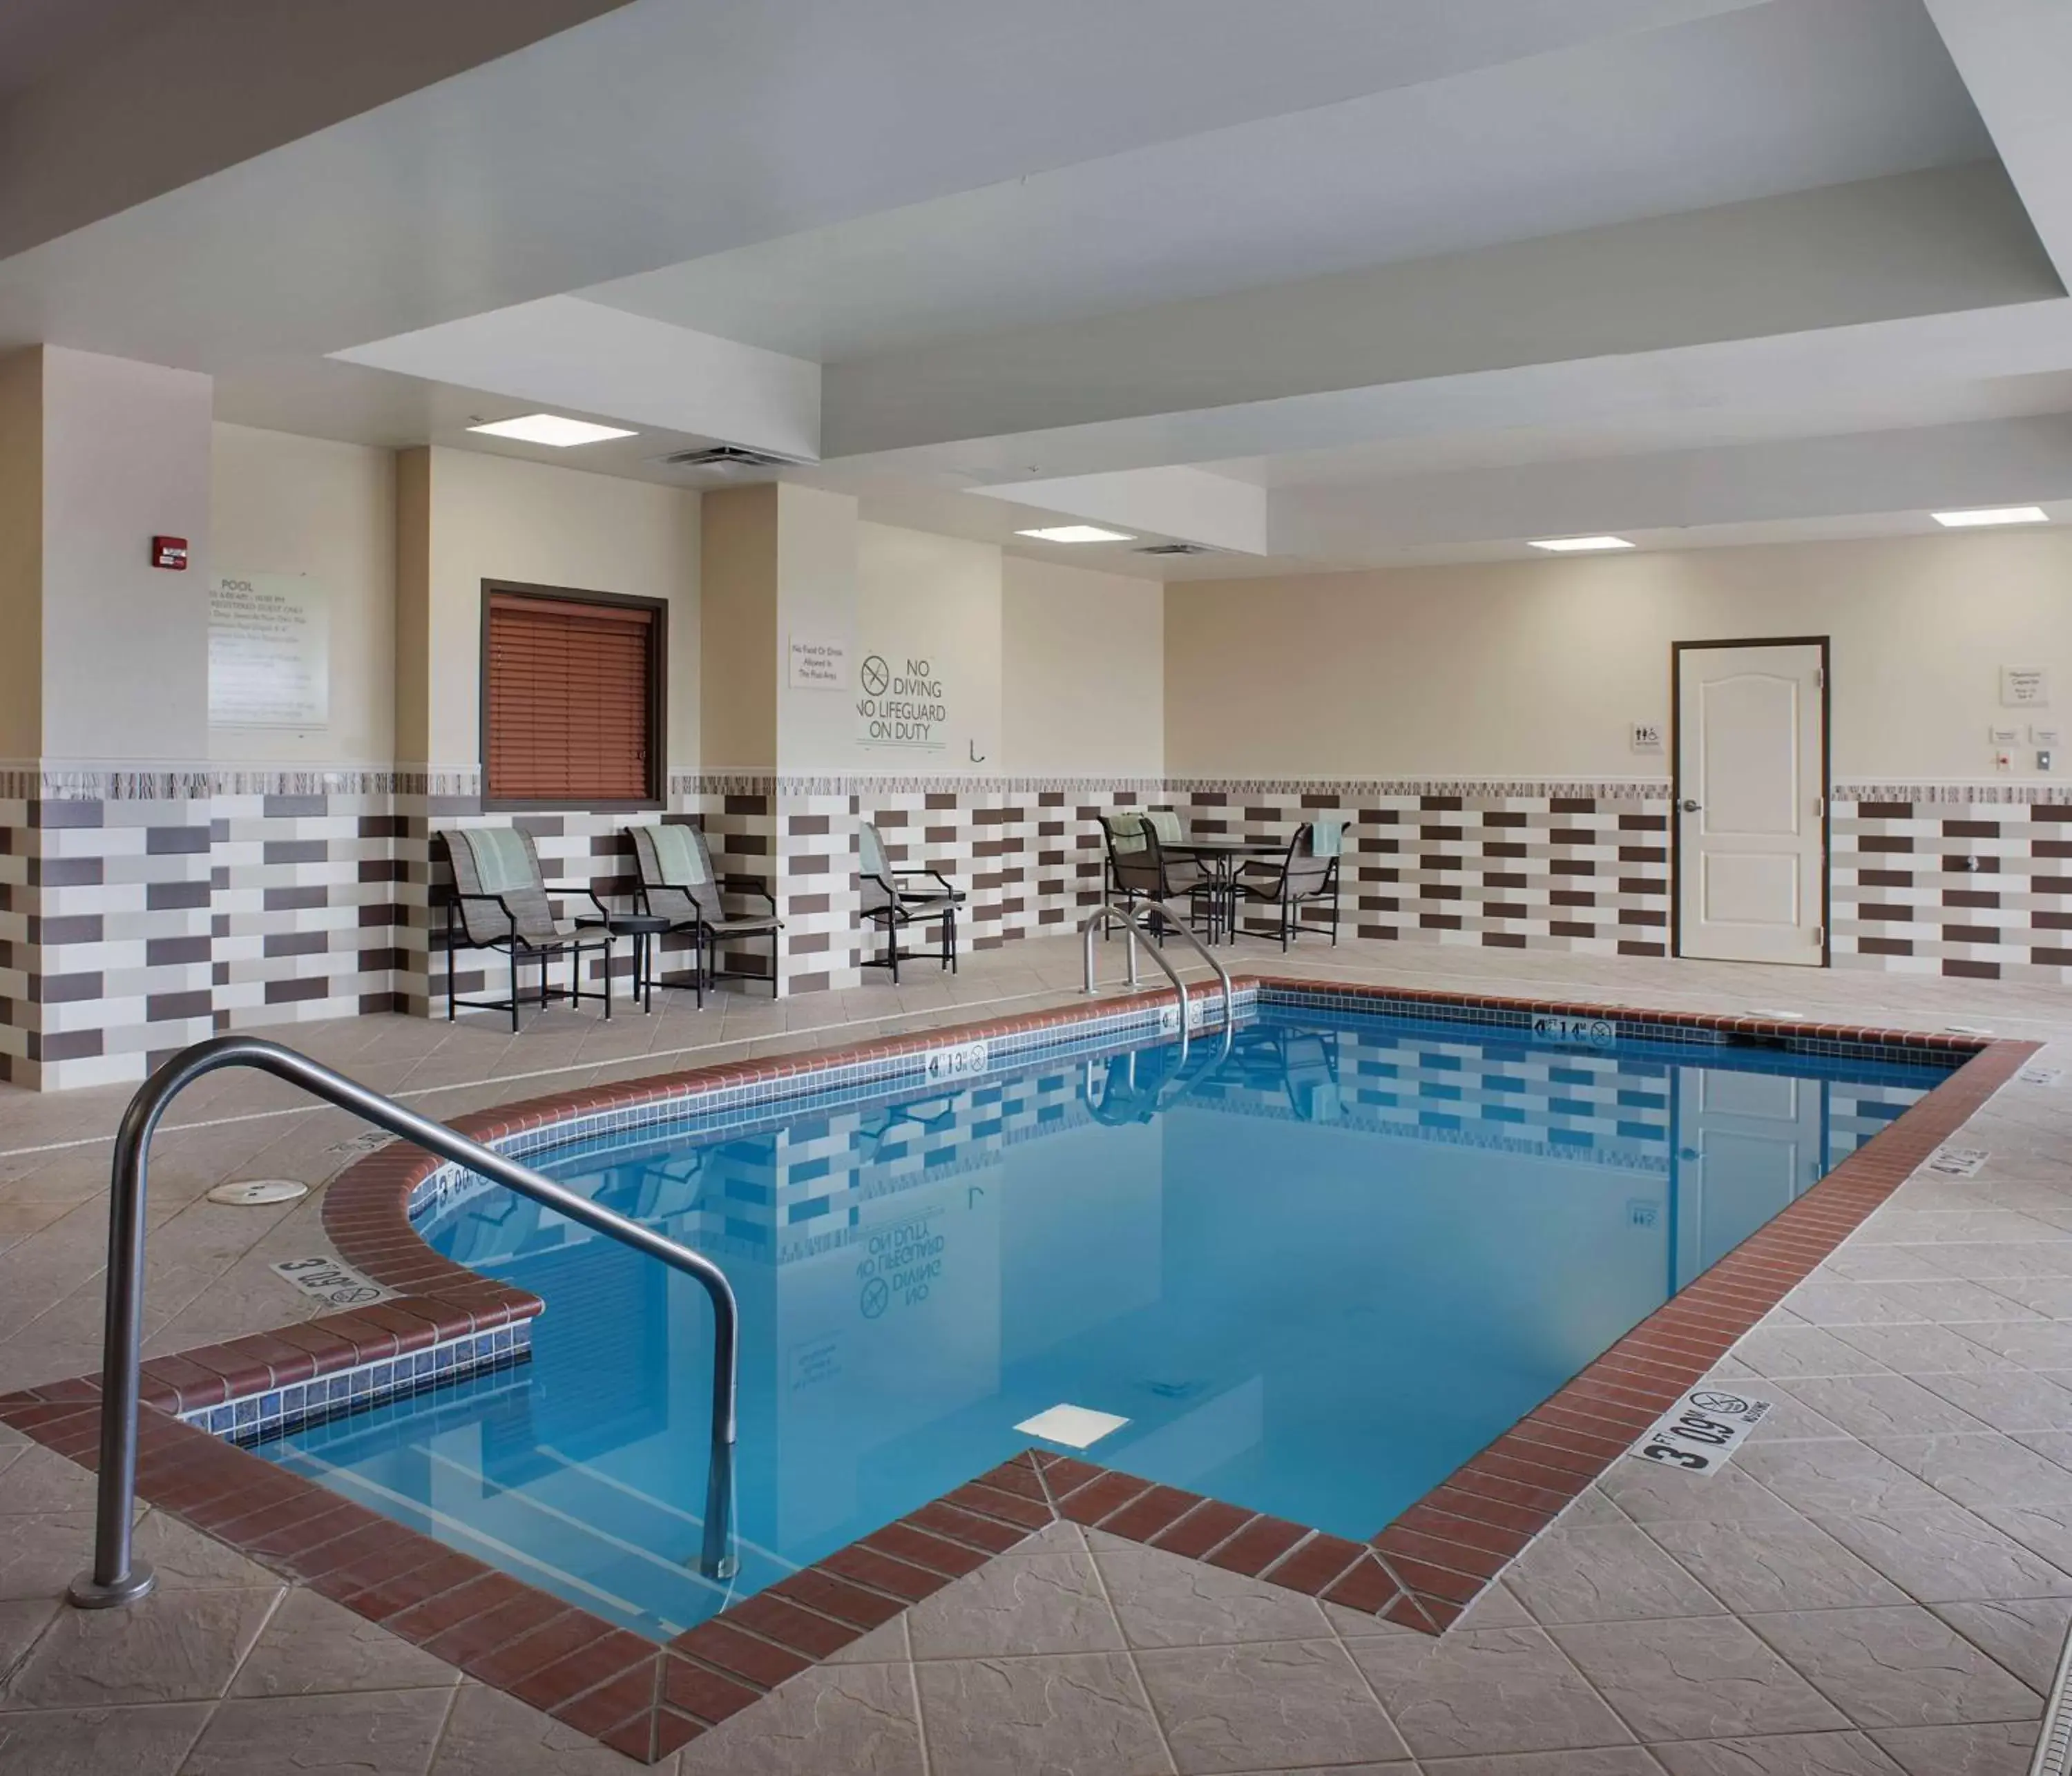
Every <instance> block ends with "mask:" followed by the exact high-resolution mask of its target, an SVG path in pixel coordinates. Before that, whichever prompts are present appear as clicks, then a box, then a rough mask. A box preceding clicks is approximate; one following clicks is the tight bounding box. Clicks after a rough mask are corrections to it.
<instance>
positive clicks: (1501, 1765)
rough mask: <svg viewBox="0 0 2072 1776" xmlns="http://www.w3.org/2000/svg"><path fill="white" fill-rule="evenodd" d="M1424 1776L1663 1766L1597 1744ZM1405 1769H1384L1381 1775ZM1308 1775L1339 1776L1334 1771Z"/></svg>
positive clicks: (1553, 1775)
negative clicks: (1576, 1749) (1590, 1747)
mask: <svg viewBox="0 0 2072 1776" xmlns="http://www.w3.org/2000/svg"><path fill="white" fill-rule="evenodd" d="M1403 1768H1404V1766H1402V1765H1400V1764H1397V1765H1395V1766H1382V1770H1381V1772H1380V1776H1399V1773H1400V1772H1401V1771H1402V1770H1403ZM1420 1768H1421V1769H1422V1770H1424V1771H1425V1772H1427V1776H1662V1766H1661V1765H1660V1764H1659V1762H1656V1760H1655V1757H1654V1755H1653V1754H1652V1753H1650V1752H1647V1751H1645V1750H1643V1749H1642V1748H1641V1747H1640V1746H1638V1745H1599V1746H1596V1747H1593V1749H1590V1750H1589V1751H1527V1752H1519V1753H1514V1754H1511V1755H1510V1756H1505V1757H1449V1758H1446V1759H1445V1760H1444V1761H1443V1762H1439V1763H1429V1762H1428V1763H1425V1764H1424V1765H1421V1766H1420ZM1309 1776H1338V1772H1336V1771H1335V1770H1334V1771H1330V1772H1328V1773H1327V1772H1325V1771H1322V1770H1318V1771H1314V1772H1311V1773H1309Z"/></svg>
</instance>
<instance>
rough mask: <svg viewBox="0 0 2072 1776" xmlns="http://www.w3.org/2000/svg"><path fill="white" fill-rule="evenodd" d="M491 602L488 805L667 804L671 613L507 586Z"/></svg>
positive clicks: (486, 615)
mask: <svg viewBox="0 0 2072 1776" xmlns="http://www.w3.org/2000/svg"><path fill="white" fill-rule="evenodd" d="M483 594H484V596H483V638H482V641H483V645H482V759H483V774H484V779H485V780H484V783H483V797H484V800H487V801H491V802H529V803H540V802H568V803H582V804H594V803H605V802H652V801H658V800H660V799H661V793H662V791H661V785H660V782H659V780H658V779H659V775H660V756H659V755H660V736H661V734H662V731H663V722H662V673H661V661H662V659H663V656H664V648H663V644H662V636H663V623H664V606H661V605H660V604H659V603H656V602H653V601H651V600H647V599H632V598H610V599H606V598H594V597H590V596H586V595H585V594H580V593H569V592H556V591H549V590H532V589H524V590H520V589H517V588H512V587H504V586H485V587H484V588H483Z"/></svg>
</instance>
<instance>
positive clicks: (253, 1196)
mask: <svg viewBox="0 0 2072 1776" xmlns="http://www.w3.org/2000/svg"><path fill="white" fill-rule="evenodd" d="M308 1194H310V1187H309V1186H308V1185H306V1184H304V1183H301V1182H298V1181H297V1180H296V1179H294V1178H247V1179H245V1182H242V1183H241V1184H219V1185H217V1186H216V1188H215V1189H214V1190H211V1191H210V1192H209V1193H208V1199H209V1201H210V1202H228V1203H229V1204H230V1205H232V1207H236V1208H247V1209H249V1208H257V1207H259V1206H260V1205H261V1204H262V1203H266V1202H294V1200H295V1198H297V1197H300V1196H307V1195H308Z"/></svg>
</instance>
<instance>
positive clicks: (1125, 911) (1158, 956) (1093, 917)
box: [1079, 898, 1237, 1067]
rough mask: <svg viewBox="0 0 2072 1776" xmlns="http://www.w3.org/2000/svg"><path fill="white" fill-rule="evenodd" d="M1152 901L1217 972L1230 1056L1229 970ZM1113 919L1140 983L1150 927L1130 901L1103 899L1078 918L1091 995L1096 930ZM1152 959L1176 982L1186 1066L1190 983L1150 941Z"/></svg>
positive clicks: (1133, 980) (1233, 1019) (1132, 980)
mask: <svg viewBox="0 0 2072 1776" xmlns="http://www.w3.org/2000/svg"><path fill="white" fill-rule="evenodd" d="M1149 904H1150V906H1151V907H1152V908H1153V910H1155V911H1157V913H1158V915H1160V917H1161V918H1162V919H1164V920H1165V924H1166V927H1167V928H1168V929H1169V930H1170V931H1174V932H1175V933H1176V934H1178V935H1179V936H1181V937H1183V938H1185V939H1186V940H1187V942H1188V943H1190V945H1191V946H1193V948H1194V953H1195V954H1196V955H1197V956H1199V957H1201V959H1202V960H1203V961H1204V962H1206V963H1207V964H1208V965H1209V966H1210V967H1211V968H1214V969H1215V971H1216V979H1217V980H1219V981H1220V982H1221V983H1222V984H1223V1054H1224V1055H1225V1056H1227V1055H1228V1054H1229V1053H1230V1049H1231V1037H1232V1035H1233V1034H1235V1029H1236V1023H1237V1008H1236V1006H1235V1004H1234V1003H1233V1002H1232V1001H1231V977H1230V970H1229V969H1228V968H1225V967H1224V966H1223V964H1222V963H1221V962H1219V961H1218V960H1216V958H1215V956H1214V955H1212V954H1211V952H1210V950H1209V948H1208V946H1207V944H1205V943H1202V940H1201V939H1199V938H1198V937H1197V936H1195V935H1194V933H1193V932H1192V931H1189V930H1188V929H1187V927H1186V924H1185V923H1183V922H1182V920H1181V919H1178V918H1177V917H1175V916H1174V914H1173V912H1172V911H1171V910H1170V908H1169V907H1167V906H1165V903H1164V902H1162V901H1153V902H1150V903H1149ZM1109 919H1120V921H1121V923H1122V927H1123V929H1124V931H1126V932H1127V933H1128V945H1127V947H1128V953H1129V984H1130V985H1131V986H1132V987H1133V988H1134V987H1135V986H1136V985H1137V939H1138V937H1139V936H1140V935H1141V936H1142V937H1144V938H1145V939H1152V938H1153V932H1152V931H1151V929H1150V927H1148V926H1146V925H1144V924H1141V923H1139V922H1138V919H1137V911H1136V909H1135V908H1134V907H1133V906H1131V905H1130V903H1129V902H1127V901H1118V900H1112V899H1107V898H1104V899H1103V900H1102V902H1101V903H1100V906H1096V908H1095V909H1094V910H1093V911H1091V913H1089V914H1087V916H1086V917H1085V918H1084V919H1081V920H1080V921H1079V935H1080V939H1081V943H1080V948H1082V950H1083V952H1085V962H1086V985H1085V987H1084V989H1083V990H1084V991H1085V992H1086V993H1088V994H1091V993H1095V992H1096V991H1098V990H1099V989H1096V986H1095V985H1094V932H1095V931H1096V929H1097V928H1099V927H1104V926H1105V925H1106V924H1107V923H1108V920H1109ZM1151 960H1153V961H1154V962H1156V963H1157V964H1158V966H1159V967H1160V968H1162V969H1164V970H1165V978H1166V979H1167V980H1170V981H1171V982H1172V983H1173V990H1174V992H1175V993H1178V995H1179V996H1180V1059H1179V1061H1178V1065H1179V1066H1181V1067H1185V1066H1186V1064H1187V1023H1188V1018H1187V983H1186V981H1185V980H1182V979H1181V978H1180V971H1179V970H1178V968H1174V966H1173V964H1171V963H1170V962H1169V961H1167V960H1165V951H1163V950H1162V949H1161V948H1158V946H1157V943H1156V942H1155V941H1154V942H1153V943H1152V944H1151ZM1219 1064H1220V1061H1219Z"/></svg>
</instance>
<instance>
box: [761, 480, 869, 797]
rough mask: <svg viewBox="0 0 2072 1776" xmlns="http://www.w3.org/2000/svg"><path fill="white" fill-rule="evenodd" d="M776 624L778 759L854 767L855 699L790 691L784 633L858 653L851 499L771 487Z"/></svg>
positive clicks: (804, 765) (793, 765) (794, 767)
mask: <svg viewBox="0 0 2072 1776" xmlns="http://www.w3.org/2000/svg"><path fill="white" fill-rule="evenodd" d="M776 495H777V502H776V512H777V577H776V586H775V594H776V627H775V640H774V651H773V652H772V654H771V660H770V671H771V675H772V677H771V682H772V684H773V685H775V697H776V699H777V759H776V762H777V764H778V766H779V768H781V769H783V770H784V771H845V770H853V769H855V768H856V760H855V757H854V754H853V738H852V737H853V731H854V725H855V722H856V704H855V699H854V697H853V696H851V695H844V694H841V693H837V692H834V691H825V690H799V691H795V690H793V689H791V688H790V686H789V685H788V684H787V680H788V679H789V677H790V676H791V675H790V671H789V650H790V647H791V639H790V638H791V636H793V635H797V636H799V637H800V639H806V640H816V641H840V642H845V643H848V645H849V652H850V658H851V661H852V664H853V661H854V660H855V659H856V658H857V646H856V625H857V516H856V513H857V503H856V501H855V500H853V498H851V497H850V496H849V495H847V494H843V493H828V492H827V491H824V490H823V489H821V488H819V487H790V486H783V487H779V488H778V489H777V490H776Z"/></svg>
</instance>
